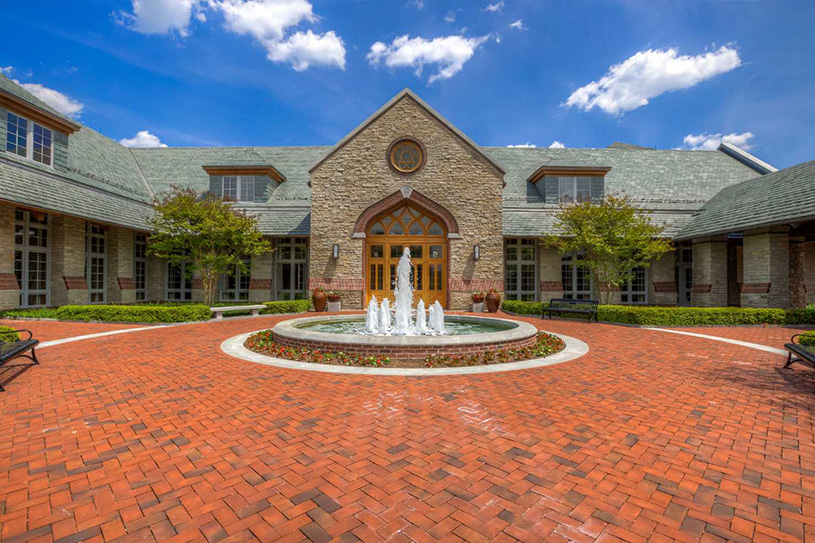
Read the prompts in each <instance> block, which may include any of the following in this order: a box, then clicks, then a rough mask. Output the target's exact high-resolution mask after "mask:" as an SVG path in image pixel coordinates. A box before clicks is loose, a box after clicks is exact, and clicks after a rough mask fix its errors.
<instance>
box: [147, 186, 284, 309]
mask: <svg viewBox="0 0 815 543" xmlns="http://www.w3.org/2000/svg"><path fill="white" fill-rule="evenodd" d="M150 226H151V229H152V231H153V234H152V235H151V236H150V243H149V246H148V251H149V253H150V254H151V255H154V256H157V257H160V258H166V259H167V260H169V262H170V263H171V264H180V263H182V262H190V263H192V266H191V271H192V273H193V274H195V275H197V276H198V278H200V279H201V281H202V288H203V290H204V303H205V304H207V305H209V306H212V305H213V304H214V303H215V292H216V289H217V286H218V279H219V278H220V276H221V275H223V274H225V273H227V274H228V273H234V271H235V270H236V269H237V270H240V271H241V273H248V272H249V269H248V266H247V265H246V264H245V263H244V261H243V260H242V259H243V258H246V257H251V256H254V255H258V254H261V253H265V252H268V251H270V250H271V247H270V245H269V242H267V241H266V240H264V239H263V235H262V234H261V233H260V231H259V230H258V229H257V219H256V218H255V217H252V216H250V215H247V214H246V212H245V211H242V210H237V209H234V208H233V207H232V204H231V203H230V202H228V201H226V200H222V199H220V198H216V197H215V196H213V195H211V194H205V195H204V196H198V194H197V193H196V192H195V191H194V190H192V189H185V188H181V187H173V188H172V189H171V191H170V192H169V193H168V194H166V195H165V196H163V197H162V198H157V199H156V201H155V215H153V217H152V218H151V219H150Z"/></svg>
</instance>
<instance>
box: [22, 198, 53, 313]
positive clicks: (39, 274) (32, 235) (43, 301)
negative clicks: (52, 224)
mask: <svg viewBox="0 0 815 543" xmlns="http://www.w3.org/2000/svg"><path fill="white" fill-rule="evenodd" d="M49 256H50V253H49V240H48V214H46V213H40V212H37V211H28V210H25V209H15V210H14V275H15V276H16V277H17V283H18V284H19V285H20V306H21V307H40V306H46V305H48V294H49V291H48V283H49V277H48V275H49V271H50V270H49V266H48V264H49Z"/></svg>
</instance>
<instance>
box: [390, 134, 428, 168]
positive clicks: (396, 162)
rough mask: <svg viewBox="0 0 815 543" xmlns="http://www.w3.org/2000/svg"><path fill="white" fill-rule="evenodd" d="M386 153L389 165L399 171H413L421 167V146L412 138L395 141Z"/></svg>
mask: <svg viewBox="0 0 815 543" xmlns="http://www.w3.org/2000/svg"><path fill="white" fill-rule="evenodd" d="M388 155H389V159H390V164H391V166H392V167H393V169H395V170H396V171H398V172H400V173H413V172H415V171H416V170H418V169H419V168H421V167H422V163H423V162H424V153H423V151H422V148H421V147H420V146H419V144H418V143H416V142H415V141H412V140H401V141H397V142H395V143H394V144H393V145H392V146H391V148H390V152H389V153H388Z"/></svg>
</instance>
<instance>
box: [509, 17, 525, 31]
mask: <svg viewBox="0 0 815 543" xmlns="http://www.w3.org/2000/svg"><path fill="white" fill-rule="evenodd" d="M509 27H510V28H514V29H515V30H529V29H528V28H526V27H525V26H524V23H523V21H521V19H518V20H517V21H515V22H514V23H509Z"/></svg>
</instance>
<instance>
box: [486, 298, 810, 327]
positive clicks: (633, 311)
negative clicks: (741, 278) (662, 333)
mask: <svg viewBox="0 0 815 543" xmlns="http://www.w3.org/2000/svg"><path fill="white" fill-rule="evenodd" d="M545 306H546V304H545V303H544V302H519V301H515V300H507V301H505V302H504V303H503V304H502V308H503V309H504V311H507V312H510V313H515V314H518V315H537V316H540V314H541V309H542V308H543V307H545ZM597 316H598V319H599V320H600V321H601V322H613V323H620V324H636V325H640V326H738V325H756V324H778V325H782V324H815V309H813V308H807V309H752V308H742V307H655V306H628V305H601V306H600V307H599V309H598V311H597Z"/></svg>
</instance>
